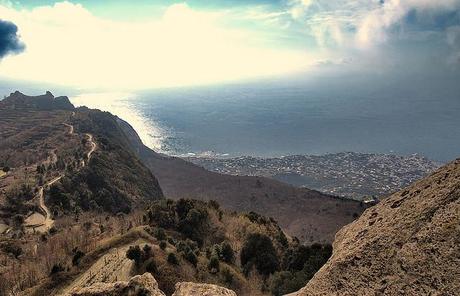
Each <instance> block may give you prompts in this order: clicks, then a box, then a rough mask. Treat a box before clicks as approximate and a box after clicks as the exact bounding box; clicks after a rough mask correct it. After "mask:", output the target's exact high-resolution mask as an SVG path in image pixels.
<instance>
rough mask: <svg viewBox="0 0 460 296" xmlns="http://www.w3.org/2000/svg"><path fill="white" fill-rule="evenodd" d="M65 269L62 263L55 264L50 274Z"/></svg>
mask: <svg viewBox="0 0 460 296" xmlns="http://www.w3.org/2000/svg"><path fill="white" fill-rule="evenodd" d="M62 271H64V267H63V266H62V265H61V263H57V264H54V265H53V267H52V268H51V272H50V275H53V274H56V273H58V272H62Z"/></svg>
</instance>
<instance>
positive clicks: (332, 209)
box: [119, 120, 364, 243]
mask: <svg viewBox="0 0 460 296" xmlns="http://www.w3.org/2000/svg"><path fill="white" fill-rule="evenodd" d="M119 123H120V125H121V126H122V127H123V129H124V130H125V132H126V134H127V135H128V137H129V139H130V141H131V144H132V146H133V148H134V150H135V151H137V153H138V154H139V156H140V158H141V159H142V160H143V161H144V163H145V164H146V165H147V166H148V167H149V168H150V169H151V170H152V172H153V174H154V175H155V176H156V177H157V178H158V180H159V182H160V185H161V188H162V189H163V192H164V194H165V196H167V197H168V198H172V199H179V198H194V199H200V200H216V201H218V202H219V203H220V204H221V205H222V206H223V207H224V208H226V209H229V210H234V211H254V212H257V213H260V214H263V215H266V216H269V217H273V218H275V219H276V220H277V221H278V222H279V223H280V225H281V226H282V227H283V229H285V230H286V231H287V232H288V233H289V234H290V235H294V236H297V237H298V238H299V239H300V240H302V241H305V242H307V243H313V242H331V241H332V240H333V237H334V235H335V233H336V232H337V231H338V230H339V229H340V228H341V227H342V226H344V225H346V224H348V223H350V222H351V221H353V220H354V219H355V218H356V217H357V216H359V215H360V214H361V212H362V211H363V210H364V206H363V204H361V203H359V202H356V201H352V200H347V199H342V198H338V197H334V196H330V195H326V194H322V193H320V192H317V191H314V190H309V189H303V188H296V187H294V186H290V185H288V184H285V183H282V182H279V181H276V180H272V179H269V178H263V177H243V176H230V175H223V174H219V173H214V172H210V171H208V170H205V169H204V168H202V167H200V166H197V165H194V164H192V163H190V162H186V161H184V160H182V159H180V158H176V157H169V156H165V155H161V154H158V153H155V152H154V151H152V150H150V149H149V148H147V147H146V146H144V145H143V144H142V142H141V140H140V138H139V137H138V135H137V134H136V132H135V131H134V130H133V129H132V127H131V126H130V125H129V124H128V123H126V122H124V121H122V120H119Z"/></svg>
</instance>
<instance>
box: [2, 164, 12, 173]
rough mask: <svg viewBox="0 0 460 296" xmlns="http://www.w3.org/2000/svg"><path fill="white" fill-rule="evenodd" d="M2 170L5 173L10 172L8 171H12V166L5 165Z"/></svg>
mask: <svg viewBox="0 0 460 296" xmlns="http://www.w3.org/2000/svg"><path fill="white" fill-rule="evenodd" d="M2 171H3V172H4V173H8V172H9V171H10V167H8V166H4V167H3V168H2Z"/></svg>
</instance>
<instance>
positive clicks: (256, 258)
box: [241, 233, 279, 276]
mask: <svg viewBox="0 0 460 296" xmlns="http://www.w3.org/2000/svg"><path fill="white" fill-rule="evenodd" d="M241 265H242V266H243V267H244V269H245V271H246V272H248V271H249V270H250V268H251V266H252V265H255V267H256V269H257V271H258V272H259V273H260V274H262V275H265V276H267V275H269V274H272V273H274V272H275V271H277V270H278V269H279V260H278V254H277V253H276V250H275V247H274V246H273V243H272V241H271V240H270V238H269V237H268V236H266V235H263V234H260V233H253V234H250V235H249V236H248V238H247V239H246V241H245V243H244V245H243V248H242V249H241Z"/></svg>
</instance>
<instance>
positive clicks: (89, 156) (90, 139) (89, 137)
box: [85, 134, 97, 162]
mask: <svg viewBox="0 0 460 296" xmlns="http://www.w3.org/2000/svg"><path fill="white" fill-rule="evenodd" d="M85 135H86V136H87V137H88V141H89V143H90V145H91V149H90V150H89V151H88V153H87V154H86V158H87V159H88V161H87V162H89V160H90V159H91V155H92V154H93V152H94V151H95V150H96V148H97V145H96V143H95V142H94V140H93V135H91V134H85Z"/></svg>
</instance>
